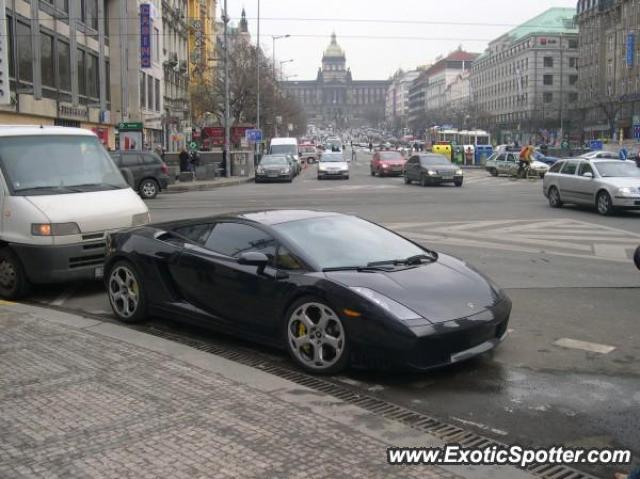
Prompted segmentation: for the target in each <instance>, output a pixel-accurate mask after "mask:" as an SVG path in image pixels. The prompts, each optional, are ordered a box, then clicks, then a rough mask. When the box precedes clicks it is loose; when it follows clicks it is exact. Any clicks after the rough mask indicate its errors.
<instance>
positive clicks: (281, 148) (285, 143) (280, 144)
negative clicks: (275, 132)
mask: <svg viewBox="0 0 640 479" xmlns="http://www.w3.org/2000/svg"><path fill="white" fill-rule="evenodd" d="M269 154H270V155H291V156H293V158H294V159H295V160H296V163H298V170H299V169H300V166H301V162H300V152H299V150H298V140H297V139H296V138H271V144H270V146H269Z"/></svg>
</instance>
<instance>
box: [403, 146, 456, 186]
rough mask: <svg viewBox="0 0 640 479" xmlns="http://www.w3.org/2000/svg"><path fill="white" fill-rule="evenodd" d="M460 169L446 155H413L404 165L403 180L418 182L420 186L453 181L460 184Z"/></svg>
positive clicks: (408, 182)
mask: <svg viewBox="0 0 640 479" xmlns="http://www.w3.org/2000/svg"><path fill="white" fill-rule="evenodd" d="M463 180H464V176H463V172H462V169H461V168H460V167H459V166H457V165H454V164H453V163H451V162H450V161H449V160H448V159H447V157H446V156H443V155H439V154H437V153H425V154H420V155H413V156H412V157H411V158H409V160H408V161H407V163H406V164H405V166H404V182H405V183H406V184H410V183H411V182H412V181H417V182H419V183H420V184H421V185H422V186H427V185H440V184H442V183H453V184H455V185H456V186H462V181H463Z"/></svg>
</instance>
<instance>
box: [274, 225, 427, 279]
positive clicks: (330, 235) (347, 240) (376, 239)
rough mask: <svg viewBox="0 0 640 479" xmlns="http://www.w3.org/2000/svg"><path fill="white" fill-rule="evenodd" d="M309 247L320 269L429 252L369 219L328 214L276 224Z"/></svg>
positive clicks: (279, 230)
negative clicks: (321, 216)
mask: <svg viewBox="0 0 640 479" xmlns="http://www.w3.org/2000/svg"><path fill="white" fill-rule="evenodd" d="M274 228H275V229H276V230H277V231H278V232H280V233H281V234H282V235H283V236H284V237H286V238H287V239H288V240H289V241H291V242H292V243H294V244H295V245H297V246H298V248H300V249H301V250H303V251H305V252H306V253H307V254H308V255H309V257H310V258H311V259H312V260H313V261H314V262H315V263H316V264H317V265H318V266H319V268H320V269H325V268H339V267H349V266H367V265H368V264H370V263H375V262H379V261H388V260H393V259H401V258H408V257H411V256H416V255H421V254H425V251H424V250H423V249H422V248H419V247H418V246H416V245H414V244H413V243H411V242H409V241H407V240H405V239H404V238H402V237H400V236H398V235H396V234H394V233H392V232H390V231H388V230H386V229H384V228H382V227H380V226H377V225H375V224H373V223H370V222H368V221H365V220H362V219H360V218H355V217H348V216H328V217H323V218H313V219H308V220H301V221H292V222H289V223H282V224H279V225H276V226H275V227H274Z"/></svg>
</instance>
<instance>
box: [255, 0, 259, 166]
mask: <svg viewBox="0 0 640 479" xmlns="http://www.w3.org/2000/svg"><path fill="white" fill-rule="evenodd" d="M256 128H257V129H258V130H259V129H260V0H258V38H257V40H256ZM259 158H260V143H258V142H256V144H255V152H254V159H253V162H254V164H255V165H257V164H258V160H259Z"/></svg>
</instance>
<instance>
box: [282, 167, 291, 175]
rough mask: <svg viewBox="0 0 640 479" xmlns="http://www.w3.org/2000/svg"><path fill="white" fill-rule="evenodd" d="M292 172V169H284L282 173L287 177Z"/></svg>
mask: <svg viewBox="0 0 640 479" xmlns="http://www.w3.org/2000/svg"><path fill="white" fill-rule="evenodd" d="M290 171H291V168H284V169H283V170H282V172H283V173H284V174H285V175H286V174H288V173H289V172H290Z"/></svg>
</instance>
